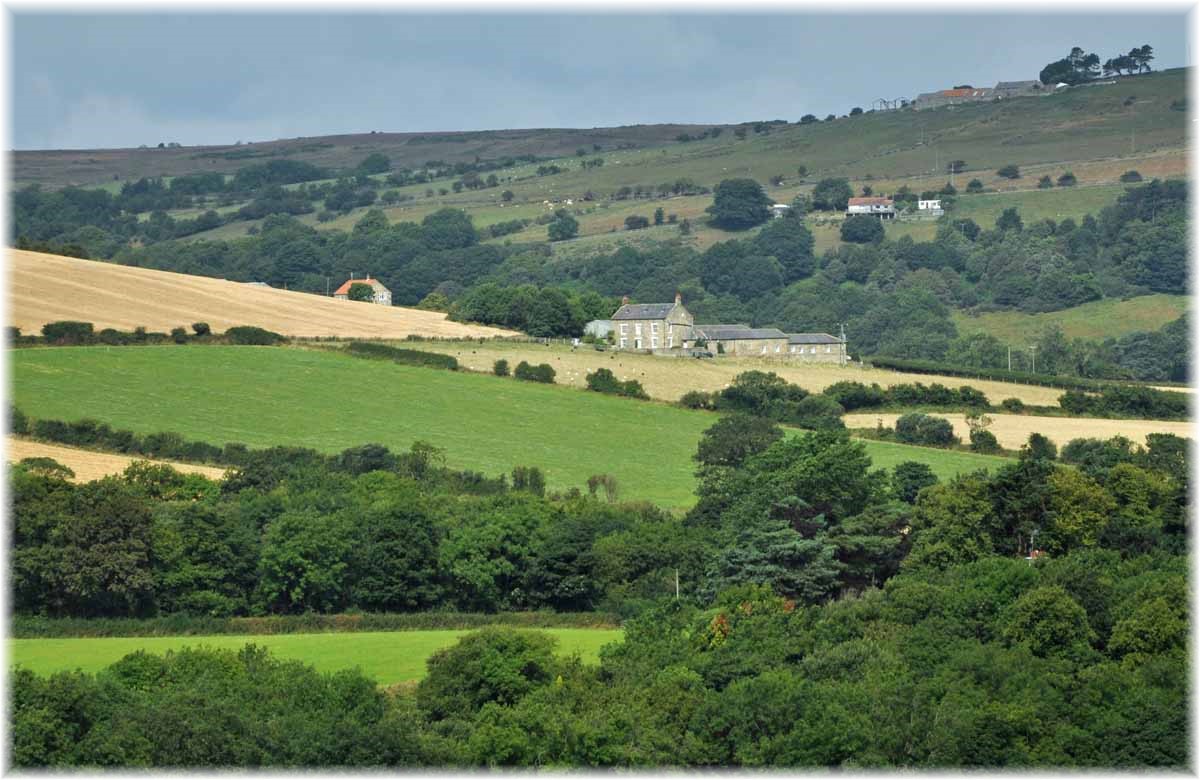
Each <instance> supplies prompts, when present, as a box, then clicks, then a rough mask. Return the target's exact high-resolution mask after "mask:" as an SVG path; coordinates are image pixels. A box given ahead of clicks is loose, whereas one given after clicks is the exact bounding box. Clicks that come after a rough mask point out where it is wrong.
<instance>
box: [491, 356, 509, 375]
mask: <svg viewBox="0 0 1200 780" xmlns="http://www.w3.org/2000/svg"><path fill="white" fill-rule="evenodd" d="M492 373H493V374H495V375H496V376H508V374H509V371H508V361H507V360H505V359H504V358H500V359H499V360H497V361H496V362H495V363H493V364H492Z"/></svg>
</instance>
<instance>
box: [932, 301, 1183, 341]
mask: <svg viewBox="0 0 1200 780" xmlns="http://www.w3.org/2000/svg"><path fill="white" fill-rule="evenodd" d="M1188 303H1189V299H1188V296H1186V295H1165V294H1162V295H1142V296H1139V297H1137V298H1130V299H1129V300H1126V301H1121V300H1116V299H1107V300H1103V301H1092V302H1091V303H1085V304H1083V305H1081V306H1074V307H1072V308H1070V309H1063V310H1062V311H1051V312H1044V313H1041V314H1023V313H1021V312H1007V311H1006V312H989V313H987V314H980V315H977V316H970V315H968V314H965V313H964V312H961V311H955V312H953V313H952V314H951V316H952V317H953V318H954V324H955V325H956V326H958V332H959V333H960V334H962V335H968V334H971V333H990V334H991V335H993V336H995V337H996V338H998V339H1000V340H1001V341H1004V342H1008V343H1012V344H1029V343H1032V342H1033V341H1034V340H1035V339H1037V338H1038V337H1039V336H1040V335H1041V334H1042V331H1043V330H1045V329H1046V328H1047V327H1050V326H1052V325H1057V326H1059V327H1060V328H1062V330H1063V334H1064V335H1066V337H1067V338H1084V339H1104V338H1108V337H1110V336H1111V337H1114V338H1117V337H1120V336H1124V335H1125V334H1127V333H1134V332H1137V331H1153V330H1158V329H1159V328H1161V327H1162V326H1164V325H1166V324H1167V323H1169V322H1172V321H1174V320H1176V319H1178V318H1179V317H1180V316H1181V315H1183V314H1184V313H1185V312H1187V310H1188Z"/></svg>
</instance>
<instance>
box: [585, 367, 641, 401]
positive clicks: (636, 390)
mask: <svg viewBox="0 0 1200 780" xmlns="http://www.w3.org/2000/svg"><path fill="white" fill-rule="evenodd" d="M587 388H588V390H594V391H595V392H597V393H607V394H609V395H622V396H626V397H628V398H641V399H646V398H649V397H650V396H649V395H647V394H646V391H645V390H644V389H642V384H641V382H638V381H637V380H636V379H628V380H626V381H624V382H622V381H621V380H619V379H617V377H616V375H614V374H613V372H612V371H609V370H608V369H607V368H598V369H596V370H595V371H594V372H593V373H591V374H588V375H587Z"/></svg>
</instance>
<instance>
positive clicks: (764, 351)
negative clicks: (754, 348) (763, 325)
mask: <svg viewBox="0 0 1200 780" xmlns="http://www.w3.org/2000/svg"><path fill="white" fill-rule="evenodd" d="M762 353H763V354H764V355H765V354H767V345H766V344H763V348H762Z"/></svg>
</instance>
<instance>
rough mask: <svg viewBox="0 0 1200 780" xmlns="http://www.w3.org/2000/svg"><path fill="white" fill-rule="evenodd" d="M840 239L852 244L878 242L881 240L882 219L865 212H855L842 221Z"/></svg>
mask: <svg viewBox="0 0 1200 780" xmlns="http://www.w3.org/2000/svg"><path fill="white" fill-rule="evenodd" d="M841 235H842V240H843V241H848V242H850V243H854V244H878V243H879V242H880V241H883V220H881V219H879V218H877V217H872V216H869V215H867V214H855V215H854V216H852V217H847V218H846V219H845V220H844V221H843V222H842V233H841Z"/></svg>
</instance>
